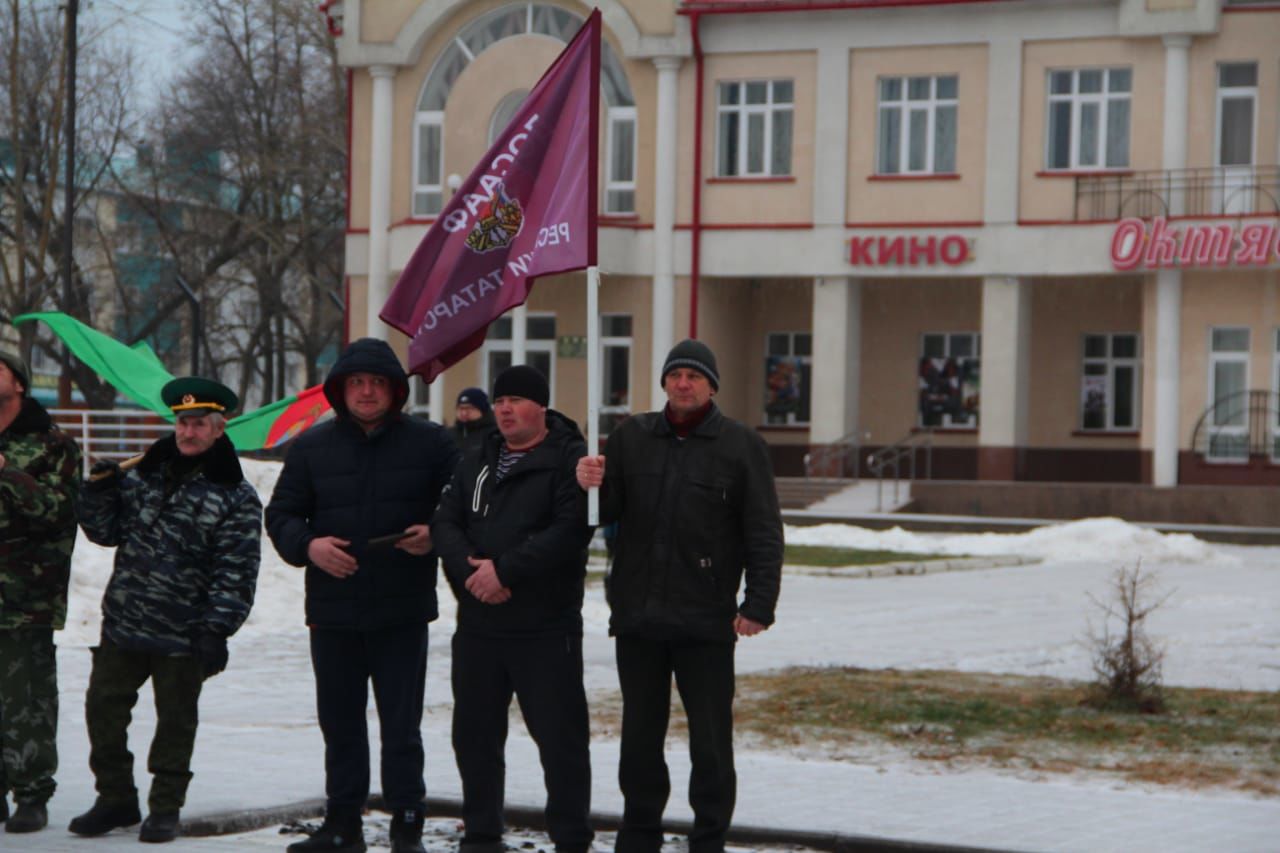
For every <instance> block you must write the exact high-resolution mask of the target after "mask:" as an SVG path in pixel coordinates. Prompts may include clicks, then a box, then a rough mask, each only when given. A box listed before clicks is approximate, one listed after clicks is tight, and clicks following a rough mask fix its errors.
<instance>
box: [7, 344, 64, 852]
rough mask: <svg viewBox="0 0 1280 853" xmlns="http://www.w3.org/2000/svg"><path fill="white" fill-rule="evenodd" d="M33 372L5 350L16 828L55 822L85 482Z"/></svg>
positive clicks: (11, 828) (10, 780) (11, 778)
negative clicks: (38, 393)
mask: <svg viewBox="0 0 1280 853" xmlns="http://www.w3.org/2000/svg"><path fill="white" fill-rule="evenodd" d="M29 376H30V374H29V373H28V371H27V365H26V362H24V361H23V360H22V358H21V357H20V356H18V355H17V354H16V353H11V352H0V823H4V824H5V829H6V831H8V832H14V833H17V832H35V831H37V830H40V829H43V828H44V827H45V826H46V825H47V824H48V822H49V814H48V811H47V810H46V808H45V803H46V802H47V801H48V799H49V798H50V797H51V796H53V791H54V788H55V787H56V785H55V783H54V780H53V774H54V772H55V771H56V770H57V769H58V744H57V735H58V675H57V672H58V670H57V660H56V658H55V652H54V644H53V632H54V631H58V630H61V629H62V626H63V624H64V623H65V622H66V619H67V580H68V578H69V576H70V573H71V549H72V547H73V546H74V545H75V542H76V509H75V504H76V492H77V491H78V490H79V487H80V449H79V448H78V447H76V443H75V442H74V441H72V440H71V438H70V437H69V436H68V435H67V434H66V433H64V432H62V431H61V430H59V429H58V428H57V427H55V426H54V425H53V421H52V420H51V419H50V417H49V413H48V412H46V411H45V410H44V407H43V406H41V405H40V404H39V403H38V402H36V401H35V400H33V399H31V397H29V396H28V395H27V388H28V387H29ZM10 790H12V791H13V798H14V800H15V802H16V803H17V809H16V811H15V812H14V814H13V817H10V816H9V803H8V800H7V799H5V795H6V794H7V792H8V791H10Z"/></svg>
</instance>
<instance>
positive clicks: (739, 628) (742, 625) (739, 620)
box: [733, 613, 768, 637]
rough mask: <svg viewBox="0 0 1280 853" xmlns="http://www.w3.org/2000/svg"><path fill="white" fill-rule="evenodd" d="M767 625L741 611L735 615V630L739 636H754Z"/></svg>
mask: <svg viewBox="0 0 1280 853" xmlns="http://www.w3.org/2000/svg"><path fill="white" fill-rule="evenodd" d="M767 627H768V626H767V625H761V624H760V623H759V622H757V621H755V620H754V619H748V618H747V617H745V616H743V615H742V614H741V613H739V614H738V615H737V616H735V617H733V630H734V633H736V634H737V635H738V636H739V637H754V636H755V635H756V634H759V633H760V632H761V631H763V630H765V629H766V628H767Z"/></svg>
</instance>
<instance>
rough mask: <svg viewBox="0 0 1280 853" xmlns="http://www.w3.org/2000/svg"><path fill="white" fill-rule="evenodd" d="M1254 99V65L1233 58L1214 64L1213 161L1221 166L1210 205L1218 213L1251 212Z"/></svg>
mask: <svg viewBox="0 0 1280 853" xmlns="http://www.w3.org/2000/svg"><path fill="white" fill-rule="evenodd" d="M1257 102H1258V66H1257V63H1253V62H1237V63H1230V64H1223V65H1219V66H1218V101H1217V124H1218V132H1217V135H1216V137H1215V139H1214V144H1215V148H1216V149H1217V151H1216V162H1217V164H1218V166H1219V167H1221V170H1222V179H1221V181H1220V183H1221V186H1220V187H1215V193H1214V194H1215V196H1217V197H1216V198H1215V199H1214V202H1215V204H1214V208H1215V212H1221V213H1252V212H1253V210H1254V195H1255V193H1256V188H1255V185H1256V183H1257V176H1256V175H1255V174H1254V171H1253V154H1254V151H1253V146H1254V136H1255V131H1254V126H1255V123H1256V116H1257Z"/></svg>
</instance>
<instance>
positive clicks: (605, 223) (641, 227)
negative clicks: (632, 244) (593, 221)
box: [598, 216, 653, 231]
mask: <svg viewBox="0 0 1280 853" xmlns="http://www.w3.org/2000/svg"><path fill="white" fill-rule="evenodd" d="M598 224H599V225H600V227H601V228H629V229H631V230H633V231H647V230H649V229H651V228H653V223H652V222H641V221H639V220H637V219H609V218H607V217H603V216H602V217H600V219H599V222H598Z"/></svg>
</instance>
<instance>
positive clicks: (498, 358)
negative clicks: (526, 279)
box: [480, 312, 556, 405]
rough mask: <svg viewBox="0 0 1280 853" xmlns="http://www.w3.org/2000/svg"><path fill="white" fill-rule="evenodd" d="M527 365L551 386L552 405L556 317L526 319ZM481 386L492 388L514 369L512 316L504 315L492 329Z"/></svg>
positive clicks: (486, 345)
mask: <svg viewBox="0 0 1280 853" xmlns="http://www.w3.org/2000/svg"><path fill="white" fill-rule="evenodd" d="M524 349H525V364H528V365H529V366H530V367H536V368H537V369H538V370H539V371H540V372H541V373H542V375H543V376H545V377H547V384H548V385H550V386H551V403H552V405H554V404H555V400H556V315H555V314H534V313H533V312H529V314H528V315H526V318H525V348H524ZM481 351H482V352H483V353H484V358H483V359H482V360H481V370H483V371H484V373H483V374H482V375H481V377H480V385H481V387H483V388H486V389H489V388H492V387H493V380H494V379H496V378H497V376H498V374H499V373H501V372H502V371H504V370H506V369H507V368H508V367H510V366H511V315H510V314H504V315H503V316H501V317H499V318H498V319H496V320H494V321H493V323H492V325H490V326H489V334H488V336H487V337H486V338H485V340H484V346H483V347H482V348H481Z"/></svg>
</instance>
